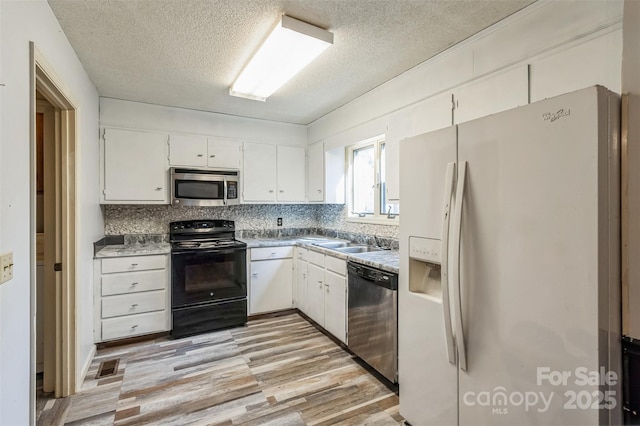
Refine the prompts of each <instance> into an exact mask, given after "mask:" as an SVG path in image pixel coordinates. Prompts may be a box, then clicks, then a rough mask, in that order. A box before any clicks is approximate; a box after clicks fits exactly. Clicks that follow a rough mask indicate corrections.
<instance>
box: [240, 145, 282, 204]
mask: <svg viewBox="0 0 640 426" xmlns="http://www.w3.org/2000/svg"><path fill="white" fill-rule="evenodd" d="M242 156H243V164H244V166H243V173H242V174H243V178H242V182H243V190H242V194H243V199H244V201H276V146H275V145H266V144H261V143H250V142H245V143H244V148H243V153H242Z"/></svg>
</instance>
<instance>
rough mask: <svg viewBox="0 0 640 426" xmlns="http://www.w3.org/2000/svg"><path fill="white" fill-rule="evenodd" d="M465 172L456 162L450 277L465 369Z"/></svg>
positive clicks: (463, 368) (459, 356) (458, 337)
mask: <svg viewBox="0 0 640 426" xmlns="http://www.w3.org/2000/svg"><path fill="white" fill-rule="evenodd" d="M466 174H467V162H466V161H460V162H459V163H458V179H457V182H456V199H455V203H456V207H455V216H454V218H453V244H454V246H453V250H452V251H453V262H452V264H453V265H452V266H453V268H452V270H451V278H452V285H453V309H454V311H455V315H454V316H455V325H456V345H457V346H458V363H459V364H458V365H459V366H460V368H461V369H462V370H463V371H467V348H466V346H465V343H464V327H463V324H462V300H461V298H460V230H461V227H462V203H463V200H464V184H465V180H466V179H465V176H466Z"/></svg>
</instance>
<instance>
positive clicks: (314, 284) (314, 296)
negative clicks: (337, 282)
mask: <svg viewBox="0 0 640 426" xmlns="http://www.w3.org/2000/svg"><path fill="white" fill-rule="evenodd" d="M307 307H308V311H309V312H308V313H307V315H309V317H310V318H311V319H312V320H314V321H315V322H317V323H318V324H319V325H321V326H322V327H324V268H321V267H319V266H318V265H314V264H313V263H309V266H308V280H307Z"/></svg>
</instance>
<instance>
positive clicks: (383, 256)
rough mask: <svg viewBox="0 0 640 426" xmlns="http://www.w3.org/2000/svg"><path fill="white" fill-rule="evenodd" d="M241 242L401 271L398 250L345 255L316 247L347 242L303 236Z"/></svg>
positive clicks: (250, 246)
mask: <svg viewBox="0 0 640 426" xmlns="http://www.w3.org/2000/svg"><path fill="white" fill-rule="evenodd" d="M241 241H244V242H245V243H247V248H259V247H277V246H293V245H297V246H299V247H304V248H306V249H309V250H313V251H317V252H320V253H324V254H328V255H329V256H333V257H337V258H339V259H342V260H347V261H351V262H356V263H361V264H363V265H366V266H371V267H373V268H378V269H382V270H383V271H387V272H393V273H396V274H397V273H398V271H399V270H400V260H399V257H398V251H397V250H380V251H371V252H367V253H343V252H341V251H338V250H333V249H330V248H325V247H319V246H317V245H314V243H318V242H322V241H325V242H328V241H345V240H340V239H336V238H329V237H323V236H315V235H311V236H302V237H280V238H243V239H241Z"/></svg>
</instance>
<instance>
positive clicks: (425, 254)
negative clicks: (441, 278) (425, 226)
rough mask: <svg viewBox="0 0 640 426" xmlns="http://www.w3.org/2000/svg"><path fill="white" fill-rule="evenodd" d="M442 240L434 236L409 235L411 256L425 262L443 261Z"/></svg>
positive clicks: (439, 262) (438, 262)
mask: <svg viewBox="0 0 640 426" xmlns="http://www.w3.org/2000/svg"><path fill="white" fill-rule="evenodd" d="M441 249H442V241H441V240H436V239H433V238H421V237H409V257H410V258H412V259H416V260H422V261H424V262H430V263H436V264H441V263H442V254H441Z"/></svg>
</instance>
